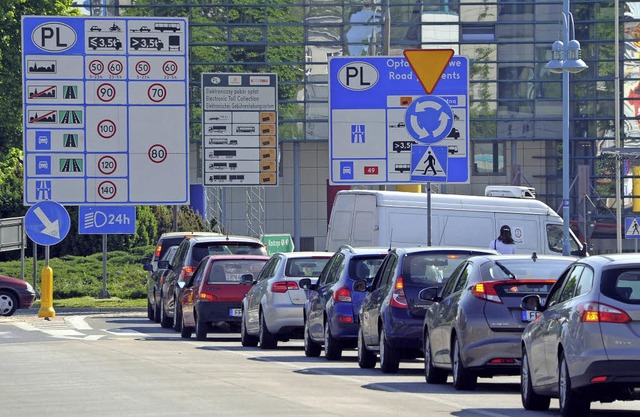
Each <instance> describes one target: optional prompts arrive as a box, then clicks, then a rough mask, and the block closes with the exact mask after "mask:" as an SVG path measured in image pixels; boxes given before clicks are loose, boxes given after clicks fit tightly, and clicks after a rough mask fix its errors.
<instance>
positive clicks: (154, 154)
mask: <svg viewBox="0 0 640 417" xmlns="http://www.w3.org/2000/svg"><path fill="white" fill-rule="evenodd" d="M148 155H149V159H150V160H151V162H153V163H155V164H159V163H161V162H164V160H165V159H167V148H165V147H164V146H162V145H160V144H158V143H157V144H155V145H153V146H152V147H150V148H149V152H148Z"/></svg>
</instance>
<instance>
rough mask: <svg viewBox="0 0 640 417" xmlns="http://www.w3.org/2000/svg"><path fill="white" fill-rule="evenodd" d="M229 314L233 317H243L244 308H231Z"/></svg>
mask: <svg viewBox="0 0 640 417" xmlns="http://www.w3.org/2000/svg"><path fill="white" fill-rule="evenodd" d="M229 316H231V317H242V309H241V308H230V309H229Z"/></svg>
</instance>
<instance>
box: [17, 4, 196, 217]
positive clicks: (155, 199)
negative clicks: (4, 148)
mask: <svg viewBox="0 0 640 417" xmlns="http://www.w3.org/2000/svg"><path fill="white" fill-rule="evenodd" d="M187 34H188V28H187V20H186V19H184V18H156V17H154V18H121V17H117V18H113V19H101V18H92V17H61V16H25V17H23V19H22V53H23V56H22V59H23V61H22V72H23V103H24V109H23V110H24V152H25V163H24V172H25V174H24V181H25V183H24V190H25V191H24V202H25V204H27V205H31V204H35V203H37V202H39V201H45V200H55V201H57V202H59V203H60V204H63V205H123V204H130V205H144V204H149V205H155V204H187V203H188V202H189V175H188V173H189V170H188V157H189V146H188V145H189V141H188V131H189V117H188V62H187V57H188V54H187V46H188V42H187Z"/></svg>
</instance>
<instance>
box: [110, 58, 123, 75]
mask: <svg viewBox="0 0 640 417" xmlns="http://www.w3.org/2000/svg"><path fill="white" fill-rule="evenodd" d="M107 69H108V70H109V73H111V75H120V73H121V72H122V70H123V69H124V65H122V62H120V61H118V60H115V59H114V60H113V61H111V62H109V65H107Z"/></svg>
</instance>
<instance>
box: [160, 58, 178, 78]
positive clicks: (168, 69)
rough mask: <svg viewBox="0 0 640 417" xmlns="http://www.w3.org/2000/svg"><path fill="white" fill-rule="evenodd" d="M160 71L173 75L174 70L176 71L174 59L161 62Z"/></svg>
mask: <svg viewBox="0 0 640 417" xmlns="http://www.w3.org/2000/svg"><path fill="white" fill-rule="evenodd" d="M162 71H163V72H164V73H165V74H166V75H175V74H176V72H178V64H176V63H175V62H174V61H167V62H165V63H164V64H162Z"/></svg>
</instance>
